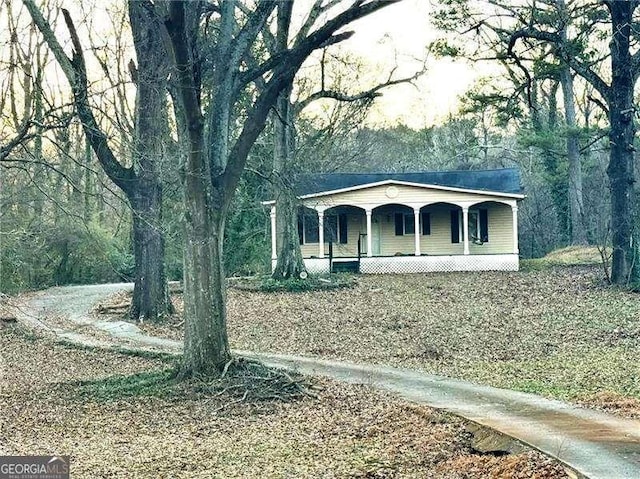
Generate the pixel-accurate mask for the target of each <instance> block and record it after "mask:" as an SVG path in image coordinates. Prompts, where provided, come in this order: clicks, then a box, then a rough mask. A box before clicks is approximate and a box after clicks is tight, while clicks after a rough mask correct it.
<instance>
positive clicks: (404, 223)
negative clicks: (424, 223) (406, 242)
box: [395, 213, 416, 236]
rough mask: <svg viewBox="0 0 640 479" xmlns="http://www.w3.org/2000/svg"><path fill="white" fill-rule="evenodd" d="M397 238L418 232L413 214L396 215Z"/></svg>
mask: <svg viewBox="0 0 640 479" xmlns="http://www.w3.org/2000/svg"><path fill="white" fill-rule="evenodd" d="M395 223H396V236H403V235H412V234H414V233H415V231H416V224H415V219H414V216H413V213H396V214H395Z"/></svg>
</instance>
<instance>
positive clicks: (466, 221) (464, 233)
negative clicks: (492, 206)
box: [462, 206, 469, 255]
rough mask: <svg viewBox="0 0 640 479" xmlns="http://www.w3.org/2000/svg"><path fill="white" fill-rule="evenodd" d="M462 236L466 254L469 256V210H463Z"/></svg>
mask: <svg viewBox="0 0 640 479" xmlns="http://www.w3.org/2000/svg"><path fill="white" fill-rule="evenodd" d="M462 236H463V241H464V254H467V255H468V254H469V208H468V207H466V206H465V207H464V208H462Z"/></svg>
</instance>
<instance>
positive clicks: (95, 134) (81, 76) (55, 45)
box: [23, 0, 136, 195]
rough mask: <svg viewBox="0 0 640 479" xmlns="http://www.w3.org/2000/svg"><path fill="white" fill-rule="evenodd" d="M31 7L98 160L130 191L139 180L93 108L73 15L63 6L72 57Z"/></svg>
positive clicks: (27, 1) (31, 5)
mask: <svg viewBox="0 0 640 479" xmlns="http://www.w3.org/2000/svg"><path fill="white" fill-rule="evenodd" d="M23 3H24V5H25V6H26V7H27V10H28V11H29V14H30V15H31V18H32V19H33V22H34V23H35V24H36V26H37V27H38V30H40V32H41V33H42V35H43V37H44V39H45V41H46V42H47V45H48V46H49V48H50V49H51V51H52V52H53V55H54V56H55V57H56V60H58V63H59V65H60V67H61V68H62V71H63V72H64V74H65V76H66V77H67V81H68V82H69V84H70V85H71V88H72V90H73V96H74V104H75V107H76V110H77V113H78V117H79V118H80V121H81V122H82V126H83V129H84V132H85V135H87V139H88V140H89V143H90V144H91V146H92V148H93V151H94V152H95V153H96V157H97V158H98V161H99V162H100V164H101V165H102V168H103V169H104V171H105V173H106V174H107V176H109V179H111V181H113V182H114V183H115V184H116V185H117V186H118V187H119V188H121V189H122V190H123V191H124V192H125V193H126V194H127V195H129V194H131V193H132V188H133V182H134V181H135V180H136V176H135V173H134V171H133V169H132V168H125V167H124V166H122V165H121V164H120V163H119V162H118V160H117V159H116V157H115V155H114V154H113V151H112V150H111V148H110V147H109V144H108V141H107V137H106V135H105V134H104V132H103V131H102V130H101V129H100V127H99V126H98V122H97V121H96V118H95V116H94V115H93V112H92V110H91V106H90V105H89V99H88V91H87V90H88V88H87V72H86V68H85V63H84V56H83V54H82V45H81V44H80V39H79V37H78V34H77V32H76V29H75V26H74V24H73V20H72V19H71V15H70V14H69V12H68V11H67V10H65V9H63V10H62V14H63V15H64V19H65V23H66V25H67V28H68V29H69V34H70V35H71V42H72V44H73V47H74V52H73V56H72V58H69V57H68V56H67V55H66V54H65V53H64V50H63V48H62V45H60V42H59V41H58V39H57V38H56V36H55V34H54V33H53V30H52V29H51V26H50V25H49V23H48V22H47V20H45V18H44V17H43V16H42V13H41V12H40V10H39V9H38V7H37V6H36V5H35V3H34V2H33V0H23Z"/></svg>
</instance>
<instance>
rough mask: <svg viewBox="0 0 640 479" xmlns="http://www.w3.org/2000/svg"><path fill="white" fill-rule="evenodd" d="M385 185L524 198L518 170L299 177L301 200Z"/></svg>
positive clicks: (297, 185) (329, 174) (316, 174)
mask: <svg viewBox="0 0 640 479" xmlns="http://www.w3.org/2000/svg"><path fill="white" fill-rule="evenodd" d="M383 182H399V183H411V184H414V185H422V186H440V187H449V188H456V189H462V190H474V191H486V192H495V193H507V194H513V195H521V194H522V187H521V186H520V171H519V170H518V169H517V168H502V169H495V170H462V171H423V172H416V173H315V174H305V175H300V176H299V177H298V181H297V182H296V185H295V191H296V194H297V195H298V196H308V195H314V196H316V195H318V194H320V193H329V192H335V191H341V190H342V191H344V190H349V189H357V187H362V186H365V185H371V184H380V183H383Z"/></svg>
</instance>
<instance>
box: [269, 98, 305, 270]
mask: <svg viewBox="0 0 640 479" xmlns="http://www.w3.org/2000/svg"><path fill="white" fill-rule="evenodd" d="M290 95H291V87H289V88H286V89H285V90H284V91H282V92H281V93H280V96H279V97H278V101H277V103H276V115H274V149H273V172H274V178H275V180H274V185H275V189H276V245H277V252H278V253H277V254H278V260H277V263H276V267H275V269H274V270H273V274H272V277H273V278H274V279H287V278H297V277H299V276H300V273H302V272H303V271H305V267H304V262H303V261H302V252H301V250H300V240H299V238H298V201H297V198H296V195H295V192H294V191H293V186H292V185H291V183H290V181H289V179H290V178H291V168H292V164H293V156H294V155H295V153H294V148H293V122H294V119H293V109H292V108H291V103H290V101H289V97H290Z"/></svg>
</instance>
